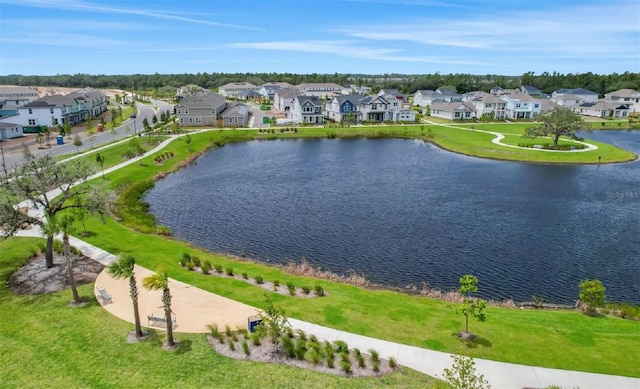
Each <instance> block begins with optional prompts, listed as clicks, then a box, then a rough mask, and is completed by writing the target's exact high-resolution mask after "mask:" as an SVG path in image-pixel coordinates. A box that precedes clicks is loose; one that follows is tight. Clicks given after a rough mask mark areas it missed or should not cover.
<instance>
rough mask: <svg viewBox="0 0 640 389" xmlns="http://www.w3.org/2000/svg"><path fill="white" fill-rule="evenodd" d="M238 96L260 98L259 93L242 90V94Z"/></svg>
mask: <svg viewBox="0 0 640 389" xmlns="http://www.w3.org/2000/svg"><path fill="white" fill-rule="evenodd" d="M238 95H239V96H242V97H258V96H260V93H258V92H256V91H254V90H251V89H244V90H243V91H242V92H240V93H238Z"/></svg>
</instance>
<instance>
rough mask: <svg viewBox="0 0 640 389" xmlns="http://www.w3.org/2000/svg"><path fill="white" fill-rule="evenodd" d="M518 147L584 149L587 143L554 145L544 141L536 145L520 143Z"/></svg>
mask: <svg viewBox="0 0 640 389" xmlns="http://www.w3.org/2000/svg"><path fill="white" fill-rule="evenodd" d="M518 147H526V148H530V149H532V148H538V147H542V148H543V149H545V150H562V151H568V150H582V149H585V148H587V146H586V145H583V144H574V145H566V144H565V145H557V146H553V145H552V144H551V143H544V144H542V145H534V144H529V143H518Z"/></svg>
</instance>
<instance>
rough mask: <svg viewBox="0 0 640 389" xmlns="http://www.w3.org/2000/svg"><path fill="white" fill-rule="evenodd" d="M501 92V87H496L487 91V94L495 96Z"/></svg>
mask: <svg viewBox="0 0 640 389" xmlns="http://www.w3.org/2000/svg"><path fill="white" fill-rule="evenodd" d="M503 90H504V88H503V87H501V86H498V85H496V86H494V87H492V88H491V89H490V90H489V93H491V94H492V95H497V94H500V93H501V92H502V91H503Z"/></svg>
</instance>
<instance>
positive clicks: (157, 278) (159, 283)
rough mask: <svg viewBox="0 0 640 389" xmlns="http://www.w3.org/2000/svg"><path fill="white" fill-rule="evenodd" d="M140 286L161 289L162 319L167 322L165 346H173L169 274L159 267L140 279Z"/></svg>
mask: <svg viewBox="0 0 640 389" xmlns="http://www.w3.org/2000/svg"><path fill="white" fill-rule="evenodd" d="M142 286H144V287H145V288H146V289H148V290H160V289H162V306H163V307H164V319H165V321H166V323H167V347H175V342H174V341H173V323H172V322H171V291H170V290H169V275H168V274H167V272H166V270H164V269H159V270H158V271H156V272H155V273H154V274H152V275H150V276H148V277H145V278H143V279H142Z"/></svg>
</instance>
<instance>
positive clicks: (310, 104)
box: [291, 96, 323, 124]
mask: <svg viewBox="0 0 640 389" xmlns="http://www.w3.org/2000/svg"><path fill="white" fill-rule="evenodd" d="M291 119H292V120H293V121H294V122H295V123H303V124H305V123H310V124H322V123H323V112H322V102H321V101H320V98H319V97H318V96H296V98H295V99H294V100H293V106H292V107H291Z"/></svg>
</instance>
